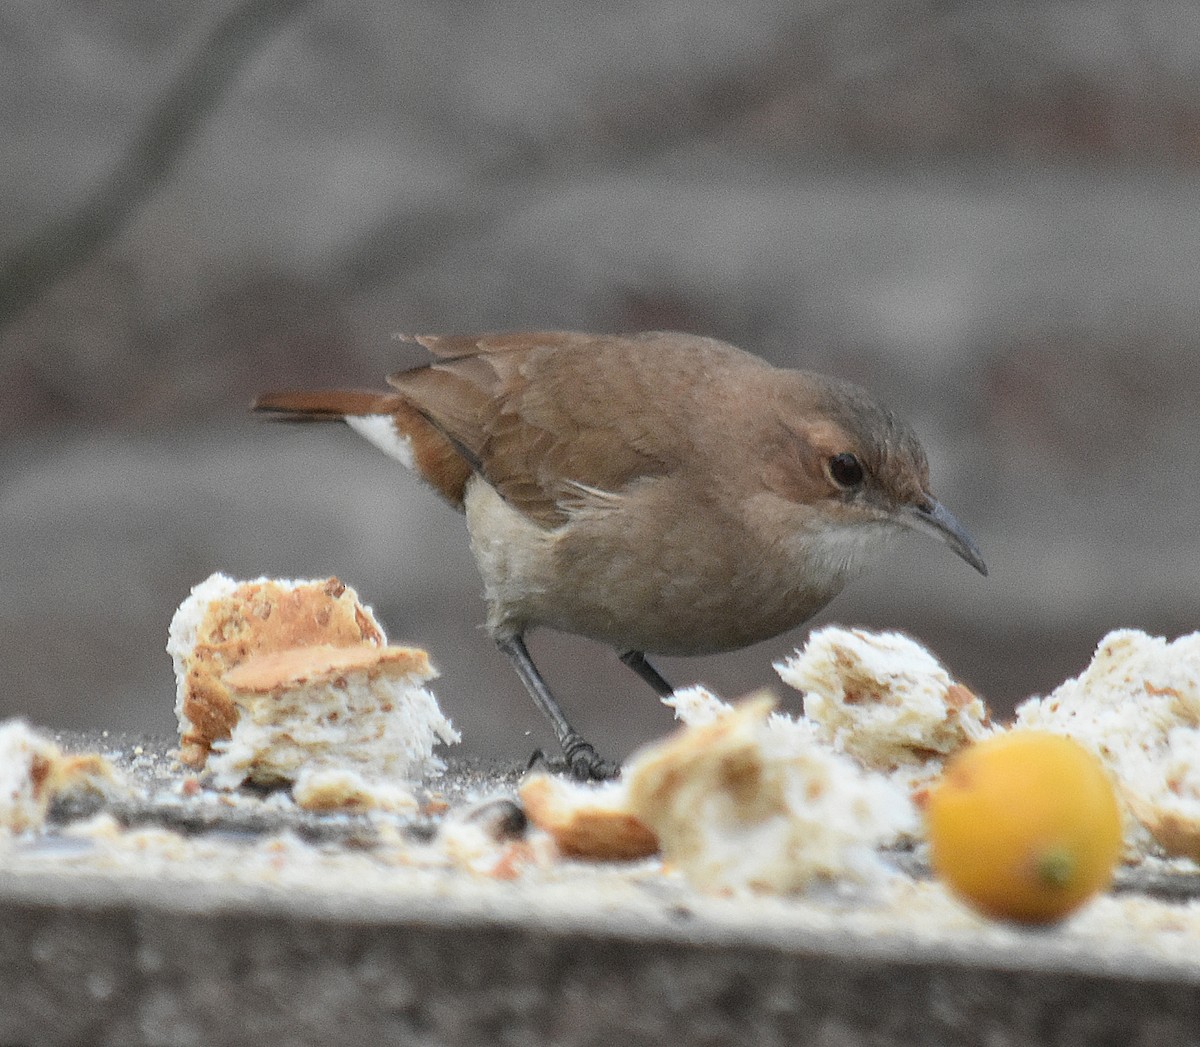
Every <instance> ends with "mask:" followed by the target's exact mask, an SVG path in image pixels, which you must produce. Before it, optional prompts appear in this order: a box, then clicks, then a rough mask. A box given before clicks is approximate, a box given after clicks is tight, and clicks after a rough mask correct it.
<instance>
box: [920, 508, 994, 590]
mask: <svg viewBox="0 0 1200 1047" xmlns="http://www.w3.org/2000/svg"><path fill="white" fill-rule="evenodd" d="M900 518H901V521H902V522H903V523H904V524H905V525H906V526H907V527H911V528H912V529H913V530H914V531H924V532H925V534H928V535H931V536H932V537H934V538H936V539H937V540H938V541H939V542H943V543H944V544H946V545H948V546H950V548H951V549H953V550H954V551H955V552H956V553H957V554H958V555H959V556H961V557H962V558H963V559H964V560H966V561H967V563H969V564H970V565H971V566H972V567H974V568H975V570H977V571H978V572H979V573H980V574H982V575H985V576H986V575H987V573H988V569H987V564H985V563H984V562H983V555H982V554H981V553H980V552H979V546H977V545H976V544H975V540H974V539H973V538H972V537H971V536H970V535H969V534H967V532H966V529H965V528H964V527H963V525H962V524H960V523H959V522H958V520H957V519H956V518H955V516H954V514H953V513H952V512H950V510H949V509H947V508H946V507H945V506H944V505H942V503H941V502H939V501H938V500H937V499H936V498H934V497H933V496H928V497H927V498H926V500H925V501H924V502H923V503H922V504H920V505H908V506H905V508H904V509H903V510H902V511H901V514H900Z"/></svg>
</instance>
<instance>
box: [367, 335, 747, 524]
mask: <svg viewBox="0 0 1200 1047" xmlns="http://www.w3.org/2000/svg"><path fill="white" fill-rule="evenodd" d="M413 340H414V341H417V342H419V343H420V344H421V345H423V346H425V347H426V348H427V349H429V351H430V352H431V353H433V354H434V355H435V356H436V357H438V358H439V359H438V360H437V361H436V362H434V363H432V364H429V365H427V366H425V367H419V368H415V369H413V370H410V371H402V372H400V373H398V374H394V375H391V376H390V377H389V378H388V382H389V383H390V384H391V385H392V386H394V387H395V388H396V389H398V390H399V391H400V393H401V394H402V395H403V396H404V398H405V399H406V400H408V401H409V402H410V403H411V404H412V405H413V406H414V407H415V408H416V409H417V410H418V411H420V412H421V413H422V414H423V415H424V416H425V417H426V418H428V419H429V421H430V422H431V423H432V424H433V425H434V426H436V427H437V428H438V429H439V430H440V431H441V432H443V433H444V434H445V435H446V436H447V438H448V439H450V440H451V441H452V442H453V444H454V445H455V447H456V448H457V449H458V450H459V453H460V454H462V456H463V457H464V458H465V459H467V461H469V462H470V463H471V465H472V467H473V468H474V469H475V470H476V471H477V472H478V473H479V474H480V475H481V476H483V477H484V478H485V479H486V480H487V481H488V482H489V483H490V484H491V485H492V486H493V487H494V488H495V489H496V490H497V491H498V492H499V494H500V495H501V496H502V497H503V498H504V499H505V500H506V501H507V502H508V503H509V504H510V505H512V506H513V507H514V508H516V509H518V510H520V511H521V512H523V513H524V514H525V515H527V516H528V517H530V518H531V519H533V520H536V521H538V522H539V523H541V524H543V525H544V526H548V527H552V526H555V525H557V524H559V523H562V522H563V521H565V520H566V518H567V515H568V513H569V511H570V509H571V508H572V507H573V506H574V505H575V504H576V503H577V502H578V500H579V498H580V492H584V493H585V494H586V493H588V492H591V493H590V494H589V495H588V496H589V497H590V498H592V499H596V498H599V499H600V501H601V502H603V501H605V497H604V496H607V497H619V495H620V492H621V491H622V490H624V489H625V488H627V487H628V486H629V485H630V484H632V483H635V482H636V481H638V480H639V479H642V478H646V477H652V476H660V475H664V474H666V473H669V472H670V471H671V470H672V469H674V468H675V467H676V466H677V464H678V462H679V461H680V460H681V458H682V457H683V456H685V455H686V453H687V449H686V441H687V436H686V432H687V426H686V424H685V422H686V417H687V413H688V410H689V407H690V406H692V405H691V403H690V401H689V397H688V395H687V390H688V388H689V387H690V385H693V384H695V382H696V380H697V378H698V377H700V376H701V375H702V374H705V373H707V372H708V371H711V369H712V367H713V366H714V365H716V364H718V363H719V362H720V361H723V360H725V358H726V357H727V356H728V354H734V357H733V358H734V359H735V360H737V359H739V358H740V357H742V356H743V355H744V354H741V352H740V351H739V350H734V349H732V347H728V346H724V345H722V344H721V343H716V342H713V341H711V340H710V339H702V338H694V337H692V336H689V335H678V334H669V335H668V334H645V335H632V336H597V335H587V334H578V333H574V332H534V333H521V334H499V335H482V336H478V337H468V336H440V335H436V336H419V337H416V338H414V339H413ZM650 358H653V359H654V361H655V362H654V363H653V364H651V365H649V366H648V365H647V364H648V360H649V359H650ZM750 359H753V358H750Z"/></svg>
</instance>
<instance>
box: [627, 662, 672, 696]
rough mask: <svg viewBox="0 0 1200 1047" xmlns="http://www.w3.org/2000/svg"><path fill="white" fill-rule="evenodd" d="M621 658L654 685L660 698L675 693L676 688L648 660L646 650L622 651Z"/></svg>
mask: <svg viewBox="0 0 1200 1047" xmlns="http://www.w3.org/2000/svg"><path fill="white" fill-rule="evenodd" d="M620 658H621V661H623V662H624V663H625V664H626V665H628V666H629V668H630V669H632V670H633V671H634V672H635V673H637V674H638V676H640V677H641V678H642V679H643V680H645V681H646V683H648V684H649V685H650V686H651V687H653V688H654V693H655V694H657V695H658V696H659V697H660V698H666V697H667V696H668V695H672V694H674V693H675V688H674V687H672V686H671V685H670V684H669V683H667V681H666V680H665V679H663V676H662V673H660V672H659V671H658V670H657V669H655V668H654V666H653V665H651V664H650V662H649V661H647V659H646V652H645V651H622V652H621V654H620Z"/></svg>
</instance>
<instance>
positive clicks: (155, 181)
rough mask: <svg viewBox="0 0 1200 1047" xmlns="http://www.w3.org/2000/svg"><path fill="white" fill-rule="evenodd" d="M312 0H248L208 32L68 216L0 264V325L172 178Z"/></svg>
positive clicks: (98, 245)
mask: <svg viewBox="0 0 1200 1047" xmlns="http://www.w3.org/2000/svg"><path fill="white" fill-rule="evenodd" d="M310 2H311V0H247V2H245V3H243V4H241V5H240V6H238V7H237V8H235V9H234V10H233V11H231V12H229V13H228V14H227V15H225V17H224V18H222V19H221V21H220V22H218V23H217V25H216V26H215V27H214V28H213V30H212V32H211V33H210V34H209V36H208V39H207V40H206V41H205V42H204V44H203V45H202V46H201V48H200V50H199V52H198V53H197V54H196V55H195V57H193V59H192V60H191V61H190V62H189V63H188V65H186V66H185V67H184V69H183V70H182V71H181V72H180V74H179V76H178V77H177V78H176V79H175V82H174V83H173V84H172V85H171V86H170V87H168V88H167V91H166V94H165V96H164V97H163V98H162V99H161V100H160V101H159V102H158V104H157V105H156V106H155V107H154V109H153V110H152V111H151V113H150V115H149V117H148V118H147V119H146V122H145V123H144V124H143V125H142V127H141V129H140V130H139V131H138V133H137V134H136V135H135V136H134V138H133V141H132V142H131V143H130V145H129V148H128V149H127V150H126V151H125V155H124V156H123V157H122V158H121V160H120V161H119V162H118V164H117V167H116V169H115V170H114V171H113V172H112V173H111V174H110V175H109V176H108V177H107V178H106V179H105V180H104V181H103V182H102V183H101V184H100V185H98V186H97V187H96V188H94V189H93V190H92V191H91V192H90V193H89V194H88V195H87V196H86V197H85V198H84V200H83V201H82V203H81V204H80V205H79V206H78V207H77V208H76V209H75V211H73V212H72V213H71V214H68V215H66V216H65V217H64V218H61V219H59V220H58V221H56V222H52V223H51V224H50V225H48V226H47V227H45V228H43V229H42V230H41V231H40V232H38V233H36V234H35V235H34V236H32V237H30V238H29V239H28V240H26V241H25V243H23V244H21V245H20V246H19V247H17V248H16V249H15V250H14V251H12V252H11V253H10V254H9V255H8V256H7V257H6V258H4V259H3V260H0V327H2V326H4V325H6V324H8V323H9V322H11V321H12V320H13V319H15V318H16V317H17V316H18V315H20V313H21V312H23V311H24V310H25V309H27V308H28V307H29V306H31V305H32V304H33V303H34V302H36V301H37V300H38V299H39V298H40V297H41V296H42V295H43V294H45V293H46V291H48V290H49V289H50V288H51V287H53V286H54V284H55V283H57V282H58V281H59V280H61V279H62V278H63V277H64V276H67V275H68V274H70V273H72V272H74V271H75V270H76V269H78V268H79V267H80V266H82V265H84V264H85V263H86V262H87V261H88V260H89V259H91V258H92V256H93V255H95V254H96V252H97V251H99V250H100V249H101V248H103V247H104V246H105V245H106V244H107V243H109V242H111V241H112V239H113V238H114V237H115V236H117V234H118V233H120V232H121V230H122V229H123V228H124V226H125V224H126V223H127V222H128V221H129V220H130V218H132V217H133V216H134V215H135V214H136V212H137V210H138V208H139V207H140V205H141V204H142V203H143V202H144V201H145V200H146V199H147V198H148V197H149V196H151V195H152V194H153V192H154V191H155V190H156V189H157V188H158V186H159V185H160V184H161V182H162V180H163V179H164V178H165V177H166V176H167V175H169V174H170V172H171V170H172V168H173V167H174V166H175V164H176V163H177V162H178V161H179V158H180V157H181V156H182V155H183V153H184V151H185V150H186V149H187V147H188V145H190V144H191V142H192V140H193V139H194V138H195V136H196V134H197V132H198V131H199V130H200V129H201V127H202V126H203V124H204V122H205V120H207V119H208V118H209V117H210V116H211V115H212V113H213V111H214V110H215V109H216V107H217V105H218V104H219V102H220V100H221V97H222V96H223V95H224V93H225V92H226V90H227V89H228V88H229V87H230V85H231V84H232V83H233V81H234V78H235V77H236V76H237V74H238V72H239V71H240V70H241V68H242V67H243V66H244V65H245V64H246V62H247V61H248V60H249V59H250V58H252V57H253V56H254V55H255V54H256V53H257V52H258V50H259V49H260V48H261V47H262V45H263V44H264V43H265V42H266V41H267V40H269V39H270V38H271V37H272V36H273V35H274V34H275V33H276V32H277V31H278V30H279V28H280V27H281V26H282V25H283V24H284V23H285V22H286V21H287V20H288V19H290V18H291V17H292V16H294V15H295V14H296V13H297V12H298V11H300V10H301V9H302V8H303V7H305V6H306V5H307V4H308V3H310Z"/></svg>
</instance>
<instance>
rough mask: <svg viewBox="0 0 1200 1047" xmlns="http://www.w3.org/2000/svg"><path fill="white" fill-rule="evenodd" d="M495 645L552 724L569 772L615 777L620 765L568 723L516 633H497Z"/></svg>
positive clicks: (598, 778)
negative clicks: (505, 634) (602, 754)
mask: <svg viewBox="0 0 1200 1047" xmlns="http://www.w3.org/2000/svg"><path fill="white" fill-rule="evenodd" d="M496 646H497V647H499V648H500V650H502V651H503V652H504V653H505V654H506V655H508V660H509V661H510V662H512V664H513V668H514V669H516V670H517V675H518V676H520V677H521V682H522V683H524V684H525V689H526V690H527V691H528V692H529V695H530V697H531V698H533V700H534V703H535V704H536V705H537V707H538V708H539V709H541V710H542V713H543V714H544V715H545V717H546V719H548V720H549V721H550V723H551V725H552V726H553V727H554V733H555V735H557V737H558V744H559V745H560V746H561V747H562V751H563V755H564V756H565V757H566V758H567V767H568V768H569V769H570V771H571V774H572V775H573V776H574V777H575V778H578V779H580V780H581V781H587V780H588V779H594V780H596V781H601V780H603V779H605V778H615V777H616V776H617V774H618V773H619V772H620V768H619V767H618V766H617V765H616V764H614V763H612V762H611V761H610V760H603V759H601V758H600V756H599V754H598V753H597V752H596V750H595V748H594V747H593V746H592V745H590V744H589V743H588V742H586V741H584V739H583V737H582V736H581V735H580V734H579V732H578V731H576V730H575V728H574V727H572V726H571V724H570V722H569V721H568V720H567V718H566V716H565V715H564V713H563V711H562V708H561V707H560V706H559V704H558V702H557V700H556V699H555V697H554V695H553V694H551V693H550V688H549V687H547V686H546V681H545V680H543V679H542V674H541V673H539V672H538V670H537V666H536V665H534V664H533V659H532V658H531V657H530V656H529V649H528V648H527V647H526V646H525V640H524V639H523V638H522V637H520V636H505V637H499V638H497V640H496Z"/></svg>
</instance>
